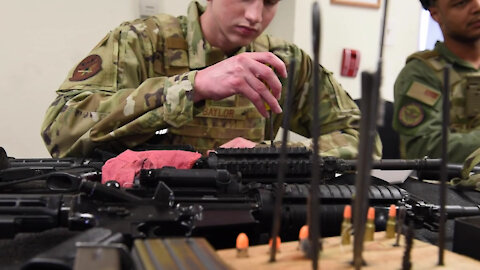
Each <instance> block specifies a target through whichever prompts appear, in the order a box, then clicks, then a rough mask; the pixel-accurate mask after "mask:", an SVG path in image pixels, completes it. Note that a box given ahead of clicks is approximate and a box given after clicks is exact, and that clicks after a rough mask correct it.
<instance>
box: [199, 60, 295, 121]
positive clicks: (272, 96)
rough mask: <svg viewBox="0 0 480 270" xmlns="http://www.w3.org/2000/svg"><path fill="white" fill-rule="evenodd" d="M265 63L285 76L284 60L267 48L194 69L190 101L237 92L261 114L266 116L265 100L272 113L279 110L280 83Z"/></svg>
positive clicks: (221, 96)
mask: <svg viewBox="0 0 480 270" xmlns="http://www.w3.org/2000/svg"><path fill="white" fill-rule="evenodd" d="M266 64H269V65H270V66H272V68H273V69H274V70H275V71H276V72H277V73H278V74H279V75H280V76H282V77H284V78H286V77H287V69H286V67H285V63H284V62H283V61H282V60H280V58H278V57H277V56H276V55H274V54H273V53H270V52H253V53H242V54H239V55H236V56H233V57H230V58H228V59H225V60H223V61H221V62H219V63H217V64H215V65H213V66H210V67H207V68H205V69H203V70H200V71H198V72H197V75H196V77H195V84H194V89H195V91H194V93H195V94H194V102H197V101H200V100H203V99H212V100H221V99H224V98H226V97H229V96H232V95H235V94H241V95H243V96H244V97H246V98H248V99H249V100H250V101H251V102H252V103H253V105H254V106H255V107H256V108H257V110H258V111H259V112H260V114H262V115H263V116H264V117H268V113H267V109H266V108H265V104H268V105H269V106H270V108H271V109H272V111H273V112H274V113H281V112H282V108H281V107H280V104H279V103H278V99H280V95H281V93H282V84H281V83H280V80H279V79H278V77H277V76H276V74H275V72H274V71H273V70H272V68H270V67H268V66H267V65H266ZM269 88H270V89H269Z"/></svg>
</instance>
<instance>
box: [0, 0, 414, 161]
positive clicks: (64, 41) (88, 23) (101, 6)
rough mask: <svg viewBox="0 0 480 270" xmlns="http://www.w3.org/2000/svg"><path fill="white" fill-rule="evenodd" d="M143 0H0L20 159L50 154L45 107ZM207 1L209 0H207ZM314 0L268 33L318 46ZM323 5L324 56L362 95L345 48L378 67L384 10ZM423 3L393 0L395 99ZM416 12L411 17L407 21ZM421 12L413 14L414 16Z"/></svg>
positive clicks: (290, 11)
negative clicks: (345, 65) (343, 65)
mask: <svg viewBox="0 0 480 270" xmlns="http://www.w3.org/2000/svg"><path fill="white" fill-rule="evenodd" d="M138 1H139V0H82V1H78V0H41V1H39V0H15V1H0V24H1V25H2V26H3V28H2V30H3V31H2V43H1V47H0V48H1V50H0V59H1V64H0V97H1V98H0V107H1V108H2V111H1V114H0V126H1V127H2V132H1V133H0V146H3V147H4V148H5V149H6V151H7V153H8V154H9V155H10V156H14V157H48V156H49V155H48V152H47V151H46V149H45V147H44V145H43V141H42V140H41V138H40V125H41V122H42V120H43V116H44V113H45V110H46V109H47V107H48V106H49V104H50V103H51V102H52V101H53V99H54V97H55V90H56V88H57V87H58V86H59V85H60V83H61V82H62V81H63V80H64V78H65V76H66V74H67V72H68V70H69V69H70V68H72V67H73V66H74V65H75V64H76V63H77V62H78V61H80V60H81V59H82V58H83V57H84V56H85V55H86V54H87V53H88V52H89V51H90V49H91V48H92V47H93V46H95V45H96V44H97V43H98V41H99V40H100V39H101V38H102V37H103V36H104V35H105V34H106V33H107V32H108V31H109V30H110V29H112V28H114V27H115V26H117V25H118V24H120V23H121V22H123V21H126V20H131V19H133V18H136V17H139V8H138V6H139V2H138ZM159 1H161V2H160V4H159V6H158V8H159V11H160V12H167V13H171V14H174V15H179V14H185V11H186V7H187V5H188V3H189V0H159ZM203 1H204V0H203ZM312 2H313V1H312V0H295V1H293V0H283V1H281V6H280V9H279V12H278V14H277V17H276V18H275V20H274V22H273V23H272V26H271V27H270V28H269V29H268V31H269V32H270V33H272V34H275V35H277V36H280V37H282V38H285V39H287V40H291V41H294V42H295V43H297V44H298V45H299V46H300V47H302V48H303V49H305V50H306V51H308V52H310V51H311V40H310V36H311V30H310V23H311V19H310V13H311V11H310V7H311V3H312ZM319 2H320V5H321V8H322V12H321V13H322V25H323V26H322V32H323V34H322V51H321V58H320V59H321V62H322V64H323V65H324V66H326V67H327V68H328V69H330V70H331V71H333V72H334V73H335V74H337V78H338V80H339V81H340V82H341V83H342V85H343V86H344V87H345V88H346V89H347V90H348V92H349V93H350V94H351V95H352V97H354V98H358V97H359V93H360V80H359V76H357V78H355V79H350V78H345V77H340V76H339V75H338V73H339V70H340V60H341V52H342V49H343V48H354V49H358V50H360V51H361V53H362V62H361V67H360V71H362V70H371V71H373V70H375V67H376V61H377V56H378V44H379V42H378V40H379V35H380V34H379V31H380V26H379V25H380V18H381V9H368V8H358V7H350V6H343V5H332V4H330V0H320V1H319ZM419 12H420V5H419V4H418V1H405V0H390V12H389V16H390V18H391V21H392V22H393V23H394V24H393V29H392V40H393V43H392V44H391V45H388V46H386V48H385V58H384V81H383V90H384V97H385V98H387V99H390V100H391V99H392V96H393V94H392V86H393V82H394V80H395V77H396V75H397V73H398V71H399V70H400V68H401V67H402V66H403V63H404V61H405V58H406V56H407V55H408V54H410V53H412V52H414V51H416V47H417V44H418V38H417V37H418V23H419V22H418V19H417V18H419ZM407 18H409V19H407ZM412 18H413V19H412Z"/></svg>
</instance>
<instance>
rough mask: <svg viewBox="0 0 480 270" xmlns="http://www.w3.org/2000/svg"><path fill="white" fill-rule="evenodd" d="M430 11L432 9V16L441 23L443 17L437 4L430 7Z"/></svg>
mask: <svg viewBox="0 0 480 270" xmlns="http://www.w3.org/2000/svg"><path fill="white" fill-rule="evenodd" d="M428 11H430V16H432V18H433V19H434V20H435V21H436V22H437V23H438V24H439V25H441V23H440V18H441V15H440V12H439V10H438V7H435V6H432V7H430V8H429V9H428Z"/></svg>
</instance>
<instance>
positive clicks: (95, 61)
mask: <svg viewBox="0 0 480 270" xmlns="http://www.w3.org/2000/svg"><path fill="white" fill-rule="evenodd" d="M100 70H102V58H101V57H100V56H99V55H97V54H92V55H89V56H87V57H86V58H85V59H83V60H82V62H80V63H79V64H78V65H77V67H76V68H75V70H74V71H73V73H72V77H71V78H70V79H69V80H70V81H72V82H77V81H84V80H86V79H88V78H90V77H93V76H94V75H95V74H97V73H98V72H99V71H100Z"/></svg>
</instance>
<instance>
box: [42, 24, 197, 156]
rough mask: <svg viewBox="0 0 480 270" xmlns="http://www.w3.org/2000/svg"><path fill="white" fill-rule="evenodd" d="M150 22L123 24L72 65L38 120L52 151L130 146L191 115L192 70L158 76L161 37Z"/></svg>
mask: <svg viewBox="0 0 480 270" xmlns="http://www.w3.org/2000/svg"><path fill="white" fill-rule="evenodd" d="M151 26H152V22H150V23H149V24H146V23H144V21H136V22H133V23H125V24H123V25H122V26H120V27H119V28H117V29H116V30H114V31H113V32H111V33H110V34H108V35H107V36H106V37H105V38H104V39H103V40H102V41H101V42H100V43H99V44H98V45H97V46H96V47H95V48H94V49H93V50H92V51H91V52H90V54H89V55H88V56H87V57H86V58H85V59H84V60H82V61H81V62H80V63H79V64H78V65H77V66H76V67H74V68H73V69H72V70H71V71H70V73H69V75H68V77H67V79H66V80H65V81H64V83H63V84H62V85H61V86H60V88H59V90H58V91H57V94H58V96H57V98H56V99H55V100H54V102H53V103H52V104H51V105H50V107H49V108H48V109H47V112H46V116H45V119H44V122H43V124H42V130H41V133H42V138H43V140H44V142H45V144H46V146H47V148H48V150H49V152H50V153H51V155H52V156H53V157H66V156H88V155H89V154H90V153H91V152H92V150H93V149H94V148H97V147H99V148H105V149H109V150H112V149H118V150H120V149H125V148H127V147H133V146H135V145H138V144H140V143H142V142H145V141H146V140H148V139H149V138H150V137H151V136H153V134H154V132H155V131H157V130H160V129H163V128H166V127H168V126H175V127H178V126H181V125H183V124H184V123H186V122H188V121H190V120H191V119H192V117H193V110H194V105H193V101H192V98H193V87H192V86H193V82H194V78H195V74H196V73H195V72H188V71H186V72H185V73H183V74H181V75H177V76H171V77H168V76H162V69H163V66H164V65H163V61H165V60H166V59H165V57H164V54H163V52H162V49H161V48H162V46H161V44H162V40H161V39H158V38H156V37H155V34H156V33H155V30H154V29H152V28H151ZM149 27H150V28H149ZM156 31H157V33H158V29H157V30H156ZM175 57H182V55H181V53H180V54H176V55H173V56H172V58H175ZM167 60H168V61H175V59H167Z"/></svg>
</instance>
